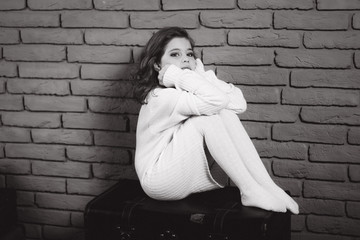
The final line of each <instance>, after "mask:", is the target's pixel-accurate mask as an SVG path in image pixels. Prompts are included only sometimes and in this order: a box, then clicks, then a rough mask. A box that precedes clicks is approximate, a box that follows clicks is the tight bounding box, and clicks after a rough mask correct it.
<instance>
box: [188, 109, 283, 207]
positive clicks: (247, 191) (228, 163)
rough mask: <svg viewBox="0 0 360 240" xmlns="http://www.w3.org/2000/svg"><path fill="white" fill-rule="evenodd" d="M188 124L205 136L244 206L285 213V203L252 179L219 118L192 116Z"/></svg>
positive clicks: (215, 116)
mask: <svg viewBox="0 0 360 240" xmlns="http://www.w3.org/2000/svg"><path fill="white" fill-rule="evenodd" d="M187 121H190V122H191V124H193V125H194V126H195V128H196V129H197V131H199V132H200V133H201V134H202V135H203V136H204V139H205V143H206V145H207V147H208V149H209V151H210V153H211V155H212V156H213V157H214V159H215V161H216V162H217V163H218V164H219V165H220V167H221V168H222V169H223V170H224V171H225V172H226V174H227V175H228V176H229V177H230V178H231V179H232V181H233V182H234V183H235V184H236V186H237V187H238V188H239V189H240V191H241V200H242V203H243V205H245V206H253V207H259V208H262V209H266V210H271V211H277V212H284V211H286V206H285V204H284V203H283V202H282V201H281V200H279V199H277V198H276V197H274V196H273V195H272V194H270V193H269V192H268V191H267V190H266V189H265V188H263V187H261V186H260V185H259V184H258V183H257V182H256V181H255V179H254V178H253V177H252V175H251V174H250V172H249V171H248V169H247V167H246V166H245V165H244V162H243V159H242V157H241V156H240V155H239V153H238V151H237V150H236V147H235V145H234V143H233V140H232V139H231V138H230V135H229V134H228V132H227V130H226V128H225V126H224V124H223V120H222V119H221V117H220V116H219V115H212V116H199V117H192V118H190V119H188V120H187Z"/></svg>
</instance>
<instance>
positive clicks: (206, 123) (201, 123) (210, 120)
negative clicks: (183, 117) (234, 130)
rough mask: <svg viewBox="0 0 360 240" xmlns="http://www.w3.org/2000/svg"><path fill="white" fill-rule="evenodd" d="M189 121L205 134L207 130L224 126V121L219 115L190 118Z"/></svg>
mask: <svg viewBox="0 0 360 240" xmlns="http://www.w3.org/2000/svg"><path fill="white" fill-rule="evenodd" d="M187 121H189V122H190V123H191V124H192V125H193V126H194V127H195V128H196V129H197V130H198V131H200V132H204V131H207V130H213V129H214V128H216V127H219V126H220V125H221V126H222V125H223V120H222V119H221V117H220V116H219V115H218V114H214V115H209V116H208V115H201V116H194V117H191V118H189V119H188V120H187Z"/></svg>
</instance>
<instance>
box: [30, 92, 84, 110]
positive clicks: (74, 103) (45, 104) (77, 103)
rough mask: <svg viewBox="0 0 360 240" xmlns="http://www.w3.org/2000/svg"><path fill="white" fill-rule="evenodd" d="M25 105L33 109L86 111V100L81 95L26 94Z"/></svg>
mask: <svg viewBox="0 0 360 240" xmlns="http://www.w3.org/2000/svg"><path fill="white" fill-rule="evenodd" d="M25 107H26V109H28V110H31V111H52V112H58V111H59V112H85V111H86V101H85V99H83V98H80V97H70V96H69V97H53V96H25Z"/></svg>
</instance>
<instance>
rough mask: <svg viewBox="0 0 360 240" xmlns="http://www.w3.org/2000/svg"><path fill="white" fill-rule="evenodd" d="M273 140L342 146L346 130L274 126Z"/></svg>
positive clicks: (334, 127) (343, 128)
mask: <svg viewBox="0 0 360 240" xmlns="http://www.w3.org/2000/svg"><path fill="white" fill-rule="evenodd" d="M272 130H273V131H272V134H273V139H274V140H279V141H295V142H314V143H333V144H344V143H345V142H346V133H347V129H346V128H345V127H341V126H331V125H328V126H326V125H311V124H280V123H278V124H274V126H273V129H272Z"/></svg>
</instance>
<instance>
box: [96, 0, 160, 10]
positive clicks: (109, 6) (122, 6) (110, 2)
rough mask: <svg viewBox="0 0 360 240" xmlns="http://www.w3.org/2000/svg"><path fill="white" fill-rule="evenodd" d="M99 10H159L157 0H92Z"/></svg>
mask: <svg viewBox="0 0 360 240" xmlns="http://www.w3.org/2000/svg"><path fill="white" fill-rule="evenodd" d="M94 5H95V8H96V9H101V10H146V11H149V10H159V9H160V3H159V0H94Z"/></svg>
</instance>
